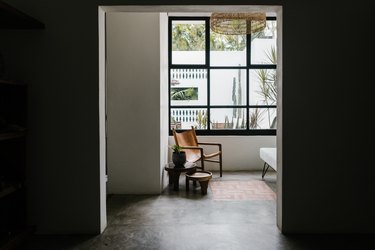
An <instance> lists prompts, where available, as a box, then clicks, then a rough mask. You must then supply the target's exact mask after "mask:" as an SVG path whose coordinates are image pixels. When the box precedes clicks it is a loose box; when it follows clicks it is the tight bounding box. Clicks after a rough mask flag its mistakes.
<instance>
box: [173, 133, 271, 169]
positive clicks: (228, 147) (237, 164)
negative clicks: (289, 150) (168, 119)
mask: <svg viewBox="0 0 375 250" xmlns="http://www.w3.org/2000/svg"><path fill="white" fill-rule="evenodd" d="M198 141H200V142H219V143H222V147H223V149H222V150H223V171H236V170H262V168H263V164H264V162H263V161H262V160H261V159H260V158H259V148H261V147H276V136H198ZM173 144H174V138H173V136H170V137H169V145H173ZM206 150H207V151H206ZM215 150H217V147H215V146H211V147H205V153H210V152H214V151H215ZM170 159H171V152H169V160H170ZM205 169H206V170H217V171H218V170H219V164H217V163H211V162H205Z"/></svg>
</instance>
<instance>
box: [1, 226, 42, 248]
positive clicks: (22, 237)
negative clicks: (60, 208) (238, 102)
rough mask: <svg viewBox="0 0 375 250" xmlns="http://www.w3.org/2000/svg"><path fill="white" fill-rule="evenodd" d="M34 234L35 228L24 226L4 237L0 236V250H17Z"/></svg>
mask: <svg viewBox="0 0 375 250" xmlns="http://www.w3.org/2000/svg"><path fill="white" fill-rule="evenodd" d="M34 232H35V226H24V227H23V228H20V229H18V230H17V232H11V233H10V234H7V235H5V236H4V237H1V236H0V249H4V250H5V249H8V250H10V249H18V248H19V247H20V246H21V245H22V243H24V242H25V241H26V240H27V239H28V238H29V237H31V236H32V235H33V233H34Z"/></svg>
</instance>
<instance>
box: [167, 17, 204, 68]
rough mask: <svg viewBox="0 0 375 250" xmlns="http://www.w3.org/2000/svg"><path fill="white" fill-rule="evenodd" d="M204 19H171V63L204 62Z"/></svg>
mask: <svg viewBox="0 0 375 250" xmlns="http://www.w3.org/2000/svg"><path fill="white" fill-rule="evenodd" d="M205 32H206V31H205V22H204V21H190V20H189V21H179V20H175V21H172V64H205V63H206V54H205V49H206V42H205V39H206V38H205V37H206V35H205Z"/></svg>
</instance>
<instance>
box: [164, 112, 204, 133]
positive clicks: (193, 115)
mask: <svg viewBox="0 0 375 250" xmlns="http://www.w3.org/2000/svg"><path fill="white" fill-rule="evenodd" d="M191 126H194V127H196V129H207V109H196V108H185V109H171V129H172V128H176V129H190V128H191Z"/></svg>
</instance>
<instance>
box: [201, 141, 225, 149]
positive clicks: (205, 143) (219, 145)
mask: <svg viewBox="0 0 375 250" xmlns="http://www.w3.org/2000/svg"><path fill="white" fill-rule="evenodd" d="M198 145H208V146H218V147H219V151H221V143H215V142H198Z"/></svg>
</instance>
